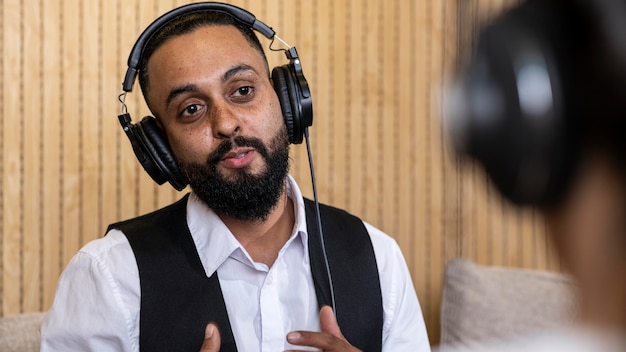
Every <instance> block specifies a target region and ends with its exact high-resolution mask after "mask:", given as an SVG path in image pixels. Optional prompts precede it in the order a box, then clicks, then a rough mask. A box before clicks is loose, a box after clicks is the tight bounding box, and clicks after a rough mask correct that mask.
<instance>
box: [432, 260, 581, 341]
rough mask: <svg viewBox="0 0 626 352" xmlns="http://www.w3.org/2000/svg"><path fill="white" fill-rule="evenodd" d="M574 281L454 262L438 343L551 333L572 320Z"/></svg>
mask: <svg viewBox="0 0 626 352" xmlns="http://www.w3.org/2000/svg"><path fill="white" fill-rule="evenodd" d="M576 287H577V285H576V283H575V282H574V280H573V279H572V278H571V277H569V276H567V275H564V274H561V273H555V272H547V271H540V270H528V269H514V268H505V267H493V266H492V267H490V266H481V265H477V264H475V263H474V262H472V261H470V260H467V259H463V258H455V259H452V260H450V261H449V262H448V264H447V265H446V269H445V273H444V284H443V297H442V303H441V343H442V344H444V343H445V344H456V345H459V344H461V345H463V344H467V345H471V344H473V343H479V342H482V341H494V340H495V341H497V340H505V339H508V338H512V337H515V336H519V335H524V334H528V333H532V332H533V331H535V330H540V329H545V328H552V327H555V326H557V325H560V324H562V323H563V322H566V321H568V320H571V319H573V318H574V317H575V315H576V311H577V292H576Z"/></svg>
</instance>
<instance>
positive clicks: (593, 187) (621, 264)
mask: <svg viewBox="0 0 626 352" xmlns="http://www.w3.org/2000/svg"><path fill="white" fill-rule="evenodd" d="M625 19H626V3H625V2H623V1H586V0H581V1H572V2H562V1H551V0H528V1H525V2H523V3H521V4H520V5H519V6H517V7H515V8H513V9H512V10H510V11H509V12H507V13H505V14H504V15H502V16H500V17H499V18H498V19H496V20H495V21H494V22H493V23H491V24H489V25H488V26H487V27H486V28H484V29H483V31H482V33H481V36H480V42H479V45H478V47H477V52H476V54H475V55H474V56H473V58H472V60H471V61H470V63H469V65H468V66H467V70H466V71H464V73H463V74H462V75H461V77H460V79H459V88H460V89H459V90H458V91H457V93H458V95H455V96H456V99H455V103H457V104H458V106H456V107H455V108H454V109H451V110H450V112H451V114H450V115H449V116H448V117H449V118H450V122H451V125H450V128H451V130H452V131H454V132H455V133H454V134H453V137H455V139H454V141H455V142H457V143H455V146H456V147H457V150H458V151H459V152H461V154H464V155H467V156H471V157H472V158H473V159H474V160H476V161H478V162H479V163H481V164H482V166H484V169H485V171H486V172H487V174H488V175H489V176H490V178H491V179H492V180H493V181H494V184H495V185H496V186H497V187H498V189H499V190H500V191H501V193H502V194H503V195H504V196H505V197H506V198H507V199H509V200H510V201H512V202H514V203H516V204H518V205H521V206H530V207H533V208H535V209H537V210H538V211H539V212H540V213H541V214H542V215H543V216H544V217H545V220H546V224H547V234H548V237H549V239H550V240H551V242H552V243H553V244H554V247H555V249H556V252H557V254H558V255H559V259H560V260H561V261H562V263H563V265H564V268H565V269H566V270H567V271H568V272H569V273H570V274H571V275H572V276H573V277H574V278H575V279H576V280H577V281H578V284H579V299H580V310H579V314H578V317H577V319H576V321H574V322H572V323H571V324H564V326H562V327H561V328H558V329H555V330H553V331H542V332H540V333H537V334H535V335H533V336H526V337H519V338H517V339H514V340H512V341H507V342H499V343H493V344H486V345H479V346H472V347H471V348H465V347H463V346H441V350H442V351H469V350H475V351H579V352H592V351H594V352H596V351H604V352H609V351H610V352H617V351H624V350H626V221H625V219H626V217H625V216H624V215H625V214H626V138H624V136H625V135H626V118H625V117H626V89H625V87H626V57H625V56H624V54H625V53H626V51H624V48H625V46H624V41H623V40H621V38H622V37H621V34H623V33H624V32H625V30H626V27H625V23H626V22H625V21H624V20H625ZM484 98H488V99H484Z"/></svg>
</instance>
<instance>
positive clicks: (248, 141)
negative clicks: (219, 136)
mask: <svg viewBox="0 0 626 352" xmlns="http://www.w3.org/2000/svg"><path fill="white" fill-rule="evenodd" d="M235 147H252V148H254V149H256V151H257V152H259V154H261V155H262V156H263V157H265V158H267V157H269V153H268V151H267V148H266V147H265V145H264V144H263V142H262V141H261V140H260V139H258V138H254V137H244V136H237V137H235V138H232V139H227V140H225V141H223V142H222V143H220V145H219V146H218V147H217V149H215V150H214V151H213V152H212V153H211V154H209V156H208V157H207V163H208V164H209V165H212V164H216V163H218V162H219V161H220V160H222V159H224V156H226V154H228V152H230V151H231V150H232V149H233V148H235Z"/></svg>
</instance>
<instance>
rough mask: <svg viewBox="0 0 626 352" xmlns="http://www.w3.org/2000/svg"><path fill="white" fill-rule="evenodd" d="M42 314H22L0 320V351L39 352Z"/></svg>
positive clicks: (43, 314)
mask: <svg viewBox="0 0 626 352" xmlns="http://www.w3.org/2000/svg"><path fill="white" fill-rule="evenodd" d="M44 316H45V313H44V312H35V313H22V314H17V315H11V316H6V317H4V318H1V319H0V351H3V352H14V351H15V352H17V351H20V352H29V351H39V346H40V340H41V323H42V321H43V318H44Z"/></svg>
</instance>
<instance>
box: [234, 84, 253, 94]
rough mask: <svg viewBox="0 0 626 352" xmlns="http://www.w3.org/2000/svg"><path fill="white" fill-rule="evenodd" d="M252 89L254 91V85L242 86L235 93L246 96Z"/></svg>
mask: <svg viewBox="0 0 626 352" xmlns="http://www.w3.org/2000/svg"><path fill="white" fill-rule="evenodd" d="M251 91H252V87H248V86H246V87H240V88H237V91H236V92H235V95H240V96H246V95H248V94H250V92H251Z"/></svg>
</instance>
